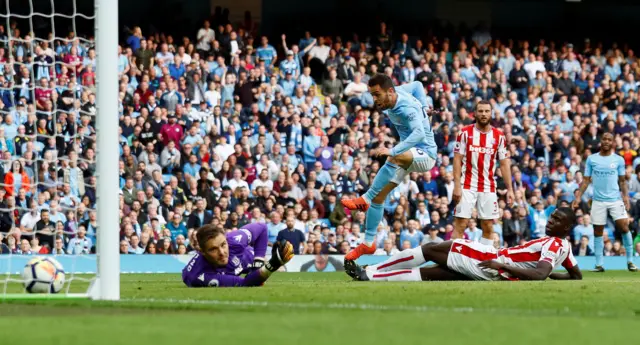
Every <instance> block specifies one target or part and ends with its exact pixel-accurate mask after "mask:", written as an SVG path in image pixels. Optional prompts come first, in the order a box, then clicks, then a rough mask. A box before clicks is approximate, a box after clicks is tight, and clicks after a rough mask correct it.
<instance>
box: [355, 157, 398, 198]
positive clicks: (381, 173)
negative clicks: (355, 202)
mask: <svg viewBox="0 0 640 345" xmlns="http://www.w3.org/2000/svg"><path fill="white" fill-rule="evenodd" d="M398 169H400V167H399V166H397V165H395V164H393V163H389V162H386V163H385V164H384V165H383V166H382V168H380V170H378V173H377V174H376V177H375V178H374V179H373V183H372V184H371V187H369V190H368V191H367V192H366V193H364V195H363V196H362V197H363V198H364V199H365V200H367V202H368V203H369V204H371V203H372V200H373V198H375V197H376V195H378V194H380V192H381V191H382V188H384V186H386V185H387V184H388V183H389V182H390V181H391V179H392V178H393V177H394V176H395V175H396V171H397V170H398Z"/></svg>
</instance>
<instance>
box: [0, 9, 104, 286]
mask: <svg viewBox="0 0 640 345" xmlns="http://www.w3.org/2000/svg"><path fill="white" fill-rule="evenodd" d="M85 10H86V9H83V11H85ZM83 11H80V10H79V9H78V8H77V1H76V0H29V1H25V0H6V1H5V8H4V9H0V25H2V26H3V30H2V31H1V32H0V53H1V54H2V55H0V65H1V70H0V101H1V103H2V104H0V117H1V118H2V123H1V124H0V151H1V152H2V157H0V164H1V165H2V166H1V167H0V170H2V176H0V185H1V186H0V196H2V198H0V199H2V202H0V237H1V242H2V244H0V274H2V273H6V274H4V276H3V279H2V280H1V283H0V284H2V286H0V288H1V289H2V291H3V293H4V294H7V293H11V292H16V291H15V289H16V286H21V284H22V277H21V275H20V273H21V272H22V270H23V268H24V263H25V262H26V261H28V260H29V259H30V258H31V257H33V255H40V254H51V255H56V256H57V258H58V261H60V262H61V263H62V264H63V266H64V268H65V270H66V271H67V275H66V284H65V288H64V290H63V291H65V292H67V293H68V292H69V290H70V288H71V285H72V283H73V282H74V281H84V282H88V281H91V280H92V279H93V277H91V276H89V277H87V276H83V275H76V271H77V267H76V265H79V264H80V263H82V264H83V265H82V267H94V269H93V270H87V271H86V272H81V273H88V274H95V273H96V271H97V268H96V267H97V266H96V263H95V261H96V257H95V256H91V255H86V254H90V253H93V252H95V246H96V234H97V222H96V210H95V203H96V188H95V187H96V186H95V184H96V178H97V176H96V161H97V160H96V154H97V152H96V144H95V143H96V129H95V123H96V118H95V116H96V105H95V79H96V77H95V70H96V58H95V50H94V40H93V22H94V19H95V15H94V14H87V13H86V12H85V13H83ZM47 219H48V221H47ZM82 232H84V235H82ZM7 251H8V253H7ZM2 253H5V255H2ZM82 261H87V262H82ZM18 283H19V284H18ZM18 292H19V291H18Z"/></svg>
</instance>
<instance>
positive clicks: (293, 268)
mask: <svg viewBox="0 0 640 345" xmlns="http://www.w3.org/2000/svg"><path fill="white" fill-rule="evenodd" d="M45 256H46V255H45ZM31 258H33V256H29V255H0V274H9V273H10V274H18V273H20V272H21V271H22V268H23V267H24V265H25V264H26V263H27V262H28V261H29V260H30V259H31ZM55 258H56V259H57V260H58V261H59V262H60V263H61V264H62V266H63V267H64V269H65V271H66V272H67V273H75V274H95V273H96V267H97V257H96V255H58V256H55ZM190 258H191V255H121V256H120V271H121V273H181V272H182V268H184V266H185V265H186V264H187V262H188V261H189V259H190ZM387 258H388V256H363V257H362V258H360V259H358V263H359V264H361V265H374V264H377V263H380V262H382V261H384V260H386V259H387ZM576 259H577V260H578V265H579V266H580V267H581V268H582V269H591V268H593V267H594V265H595V259H594V257H593V256H586V257H576ZM343 260H344V256H343V255H298V256H296V257H294V258H293V260H291V262H289V263H288V264H287V265H286V267H285V269H284V270H285V271H287V272H336V271H344V267H343ZM604 260H605V261H604V264H605V267H606V269H607V270H626V269H627V262H626V258H625V257H621V256H616V257H605V258H604Z"/></svg>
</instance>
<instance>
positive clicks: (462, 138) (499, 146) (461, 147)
mask: <svg viewBox="0 0 640 345" xmlns="http://www.w3.org/2000/svg"><path fill="white" fill-rule="evenodd" d="M453 152H454V153H458V154H461V155H462V156H463V158H462V176H461V177H460V179H461V180H460V184H461V185H462V188H463V189H467V190H471V191H476V192H491V193H495V192H496V179H495V176H494V174H495V171H496V160H499V161H501V160H503V159H506V158H508V157H509V153H508V152H507V146H506V139H505V136H504V134H503V133H502V131H501V130H499V129H497V128H494V127H491V129H490V130H489V131H488V132H482V131H480V130H479V129H477V128H476V126H475V125H469V126H466V127H463V128H462V130H461V131H460V134H458V138H457V139H456V143H455V146H454V149H453Z"/></svg>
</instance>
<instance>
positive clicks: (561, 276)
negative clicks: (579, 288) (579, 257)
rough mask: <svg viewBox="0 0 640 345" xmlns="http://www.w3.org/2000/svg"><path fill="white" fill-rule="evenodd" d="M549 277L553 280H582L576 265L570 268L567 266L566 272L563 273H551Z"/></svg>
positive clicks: (580, 272)
mask: <svg viewBox="0 0 640 345" xmlns="http://www.w3.org/2000/svg"><path fill="white" fill-rule="evenodd" d="M549 279H553V280H582V271H580V268H579V267H578V266H577V265H576V266H573V267H571V268H567V272H563V273H551V275H549Z"/></svg>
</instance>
